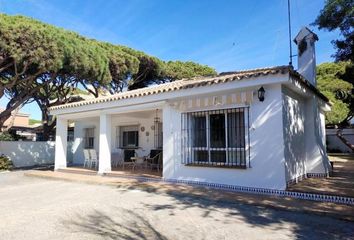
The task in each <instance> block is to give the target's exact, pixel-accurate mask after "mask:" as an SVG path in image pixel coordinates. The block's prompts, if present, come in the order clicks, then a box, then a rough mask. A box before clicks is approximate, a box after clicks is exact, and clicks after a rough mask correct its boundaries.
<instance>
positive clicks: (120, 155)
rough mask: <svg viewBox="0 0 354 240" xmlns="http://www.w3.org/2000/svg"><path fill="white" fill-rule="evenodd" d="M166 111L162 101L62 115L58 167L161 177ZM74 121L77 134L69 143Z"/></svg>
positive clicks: (56, 160) (100, 172) (57, 150)
mask: <svg viewBox="0 0 354 240" xmlns="http://www.w3.org/2000/svg"><path fill="white" fill-rule="evenodd" d="M162 115H163V114H162V108H161V107H160V108H159V104H155V105H154V107H152V106H151V105H148V104H145V107H144V106H140V108H139V109H132V108H130V109H129V110H128V109H124V108H116V109H110V110H107V111H105V112H104V113H103V112H102V111H91V112H85V113H84V112H79V113H73V114H68V115H63V116H60V117H58V119H57V135H56V152H55V170H60V171H62V170H64V171H74V172H80V173H85V174H89V175H92V174H105V175H122V174H123V175H139V176H145V177H161V176H162V167H163V163H162V145H163V141H162ZM70 122H73V123H74V134H73V136H70V137H69V139H70V138H71V139H72V142H71V143H70V144H68V136H67V131H66V129H67V126H68V123H70Z"/></svg>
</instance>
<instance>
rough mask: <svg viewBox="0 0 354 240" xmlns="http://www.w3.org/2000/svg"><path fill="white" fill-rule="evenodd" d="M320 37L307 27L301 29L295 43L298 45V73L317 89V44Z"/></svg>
mask: <svg viewBox="0 0 354 240" xmlns="http://www.w3.org/2000/svg"><path fill="white" fill-rule="evenodd" d="M317 40H318V36H317V35H316V34H315V33H314V32H312V31H311V30H310V29H308V28H307V27H303V28H301V30H300V32H299V33H298V34H297V35H296V37H295V39H294V42H295V43H296V45H297V67H298V70H297V71H298V72H299V73H300V74H301V75H302V76H303V77H305V78H306V80H308V81H309V82H310V83H311V84H312V85H313V86H315V87H316V85H317V83H316V54H315V42H316V41H317Z"/></svg>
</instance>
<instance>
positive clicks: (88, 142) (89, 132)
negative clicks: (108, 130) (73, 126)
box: [84, 128, 95, 149]
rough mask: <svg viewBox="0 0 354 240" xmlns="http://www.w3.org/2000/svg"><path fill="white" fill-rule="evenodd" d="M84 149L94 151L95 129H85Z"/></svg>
mask: <svg viewBox="0 0 354 240" xmlns="http://www.w3.org/2000/svg"><path fill="white" fill-rule="evenodd" d="M84 136H85V137H84V148H85V149H93V148H94V144H95V128H84Z"/></svg>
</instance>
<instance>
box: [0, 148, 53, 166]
mask: <svg viewBox="0 0 354 240" xmlns="http://www.w3.org/2000/svg"><path fill="white" fill-rule="evenodd" d="M54 151H55V142H25V141H0V153H1V154H5V155H6V156H8V157H9V158H10V159H11V161H12V163H13V166H14V167H16V168H19V167H30V166H35V165H45V164H54Z"/></svg>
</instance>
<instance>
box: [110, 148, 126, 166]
mask: <svg viewBox="0 0 354 240" xmlns="http://www.w3.org/2000/svg"><path fill="white" fill-rule="evenodd" d="M123 162H124V158H123V155H122V152H121V151H119V152H115V153H112V167H118V166H122V165H123Z"/></svg>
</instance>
